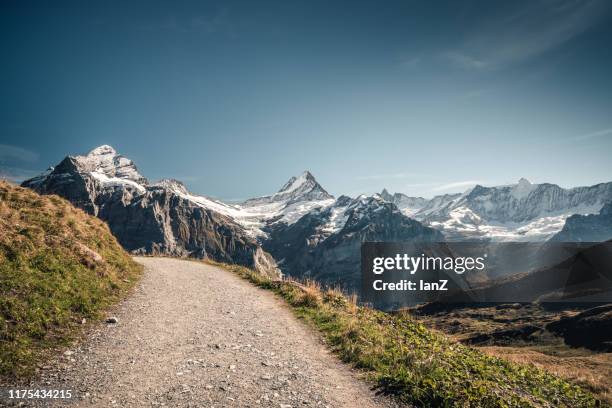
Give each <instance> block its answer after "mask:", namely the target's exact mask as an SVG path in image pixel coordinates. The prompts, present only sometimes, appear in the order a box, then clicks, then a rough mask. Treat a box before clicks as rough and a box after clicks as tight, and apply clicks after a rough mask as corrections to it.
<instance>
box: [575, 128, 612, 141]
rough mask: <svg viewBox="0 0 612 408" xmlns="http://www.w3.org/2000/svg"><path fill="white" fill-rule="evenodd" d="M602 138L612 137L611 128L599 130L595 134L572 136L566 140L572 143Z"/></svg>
mask: <svg viewBox="0 0 612 408" xmlns="http://www.w3.org/2000/svg"><path fill="white" fill-rule="evenodd" d="M604 136H612V128H607V129H601V130H598V131H596V132H592V133H586V134H583V135H578V136H573V137H570V138H569V139H568V140H570V141H574V142H582V141H585V140H590V139H597V138H600V137H604Z"/></svg>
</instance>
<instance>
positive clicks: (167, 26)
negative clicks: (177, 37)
mask: <svg viewBox="0 0 612 408" xmlns="http://www.w3.org/2000/svg"><path fill="white" fill-rule="evenodd" d="M138 29H142V30H147V31H150V30H166V31H175V32H180V33H197V32H201V33H206V34H215V33H222V34H227V35H230V36H233V35H234V34H235V30H234V25H233V24H232V21H231V20H230V12H229V9H228V8H225V7H224V8H219V9H218V10H217V11H216V12H215V13H214V14H211V15H199V16H193V17H189V18H179V17H177V16H167V17H166V18H165V19H164V20H163V21H158V22H153V23H149V24H144V25H141V26H139V27H138Z"/></svg>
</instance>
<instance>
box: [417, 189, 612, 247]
mask: <svg viewBox="0 0 612 408" xmlns="http://www.w3.org/2000/svg"><path fill="white" fill-rule="evenodd" d="M609 201H612V183H602V184H597V185H594V186H590V187H576V188H571V189H564V188H562V187H559V186H558V185H556V184H548V183H543V184H531V183H530V182H529V181H528V180H526V179H524V178H522V179H520V180H519V182H518V183H517V184H513V185H508V186H497V187H483V186H480V185H477V186H475V187H474V188H472V189H470V190H468V191H466V192H465V193H463V194H454V195H453V194H450V195H449V194H447V195H443V196H436V197H434V198H432V199H431V200H428V201H427V202H426V204H425V205H424V206H423V207H421V209H419V210H418V211H416V212H411V213H410V215H411V216H413V217H414V218H415V219H417V220H419V221H422V222H423V223H425V224H426V225H429V226H432V227H434V228H436V229H439V230H440V231H442V232H443V233H444V235H445V236H446V237H447V238H451V239H482V238H484V239H493V240H508V241H544V240H546V239H548V238H550V237H551V236H552V235H554V234H555V233H557V232H559V231H560V230H561V229H562V228H563V226H564V224H565V220H566V219H567V218H568V217H569V216H571V215H574V214H596V213H598V212H599V210H600V209H601V208H602V207H603V206H604V205H605V204H606V203H607V202H609Z"/></svg>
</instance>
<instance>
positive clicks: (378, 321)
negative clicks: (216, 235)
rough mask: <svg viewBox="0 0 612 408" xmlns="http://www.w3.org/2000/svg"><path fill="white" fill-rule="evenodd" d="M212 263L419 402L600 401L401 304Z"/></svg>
mask: <svg viewBox="0 0 612 408" xmlns="http://www.w3.org/2000/svg"><path fill="white" fill-rule="evenodd" d="M216 265H219V266H222V267H224V268H225V269H228V270H229V271H232V272H234V273H236V274H238V275H239V276H241V277H243V278H245V279H247V280H249V281H251V282H252V283H254V284H256V285H257V286H259V287H262V288H265V289H269V290H272V291H274V292H275V293H277V294H278V295H280V296H281V297H282V298H284V299H285V300H286V301H287V302H288V304H289V305H291V306H292V308H293V310H294V312H295V313H296V314H297V315H298V316H299V317H301V318H303V319H304V320H305V321H306V322H308V323H309V324H311V325H312V326H314V327H315V328H317V329H318V330H319V331H320V332H321V333H322V334H323V335H324V337H325V339H326V341H327V343H328V344H329V345H330V346H331V347H332V349H333V350H334V351H335V352H336V353H337V354H338V355H339V356H340V358H341V359H342V360H343V361H345V362H348V363H351V364H353V365H354V366H355V367H358V368H360V369H362V370H364V371H365V372H366V373H367V374H368V375H369V376H370V378H371V379H372V380H373V381H374V382H375V383H377V384H378V387H379V390H380V391H381V392H383V393H389V394H392V395H394V396H395V397H396V398H398V399H400V400H401V401H403V402H406V403H411V404H415V405H417V406H423V407H568V408H570V407H571V408H577V407H600V406H605V404H604V403H602V402H601V401H599V400H597V399H596V398H595V397H594V396H593V395H592V394H591V393H590V392H588V391H586V390H584V389H583V388H581V387H579V386H577V385H574V384H571V383H569V382H567V381H565V380H563V379H561V378H559V377H556V376H554V375H552V374H550V373H548V372H546V371H544V370H541V369H538V368H537V367H535V366H533V365H522V364H516V363H511V362H509V361H506V360H503V359H501V358H498V357H493V356H488V355H485V354H484V353H482V352H480V351H478V350H476V349H474V348H471V347H469V346H465V345H463V344H460V343H458V342H456V341H453V340H451V339H449V338H448V337H446V336H445V335H444V334H442V333H440V332H437V331H433V330H430V329H427V328H426V327H425V326H424V325H423V324H421V323H419V322H418V321H416V320H414V318H413V317H412V316H411V315H410V314H409V313H407V312H402V313H394V314H390V313H384V312H381V311H377V310H373V309H370V308H367V307H363V306H359V305H357V304H356V301H355V299H354V298H348V297H346V296H344V295H343V294H342V293H341V292H339V291H335V290H321V289H320V288H319V287H318V286H317V285H316V284H314V283H306V284H301V283H297V282H294V281H288V280H285V281H272V280H271V279H269V278H266V277H264V276H262V275H260V274H258V273H256V272H254V271H251V270H249V269H247V268H244V267H240V266H235V265H222V264H216Z"/></svg>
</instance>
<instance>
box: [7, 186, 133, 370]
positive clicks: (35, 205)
mask: <svg viewBox="0 0 612 408" xmlns="http://www.w3.org/2000/svg"><path fill="white" fill-rule="evenodd" d="M140 272H141V267H140V266H139V265H138V264H136V263H135V262H134V261H133V260H132V259H131V258H130V257H129V255H128V254H127V253H126V252H125V251H124V250H123V249H122V248H121V247H120V246H119V244H118V243H117V241H116V240H115V238H114V237H113V236H112V235H111V233H110V231H109V229H108V227H107V226H106V224H104V223H103V222H101V221H100V220H98V219H97V218H95V217H92V216H89V215H87V214H85V213H84V212H83V211H81V210H79V209H76V208H74V207H73V206H72V205H71V204H70V203H69V202H68V201H66V200H64V199H62V198H60V197H57V196H40V195H38V194H36V193H34V192H32V191H30V190H28V189H24V188H21V187H17V186H14V185H12V184H9V183H6V182H3V181H0V376H23V375H28V374H30V373H31V372H32V370H33V368H34V366H35V364H36V363H38V362H40V360H41V358H44V355H45V351H46V350H48V349H50V348H53V347H56V346H60V345H62V344H66V343H67V342H68V341H69V340H70V339H72V338H74V336H75V335H76V334H77V333H78V328H79V327H80V326H81V322H82V320H83V319H84V318H85V319H95V318H97V317H99V316H100V315H101V312H102V311H103V309H104V308H105V307H107V306H108V305H110V304H111V303H113V302H114V301H116V300H117V299H118V298H119V297H120V296H121V295H122V294H123V293H125V292H126V291H127V289H129V288H130V287H131V286H132V285H133V284H134V282H135V281H136V280H137V279H138V277H139V275H140Z"/></svg>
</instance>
